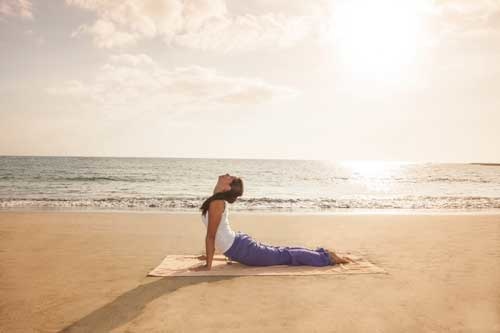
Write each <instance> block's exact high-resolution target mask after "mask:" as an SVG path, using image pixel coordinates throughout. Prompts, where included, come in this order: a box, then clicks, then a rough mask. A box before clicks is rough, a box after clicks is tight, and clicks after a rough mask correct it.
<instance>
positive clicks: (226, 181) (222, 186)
mask: <svg viewBox="0 0 500 333" xmlns="http://www.w3.org/2000/svg"><path fill="white" fill-rule="evenodd" d="M235 178H236V177H234V176H230V175H229V174H228V173H226V174H225V175H220V176H219V179H218V180H217V184H216V185H215V189H214V193H217V192H227V191H229V190H230V189H231V185H230V184H231V182H232V181H233V179H235Z"/></svg>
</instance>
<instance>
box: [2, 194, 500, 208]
mask: <svg viewBox="0 0 500 333" xmlns="http://www.w3.org/2000/svg"><path fill="white" fill-rule="evenodd" d="M205 199H206V198H205V197H190V198H181V197H150V198H147V197H126V198H125V197H108V198H92V199H91V198H75V199H71V198H0V208H105V209H159V210H167V211H168V210H188V211H197V210H198V209H199V207H200V206H201V204H202V203H203V201H204V200H205ZM231 209H232V210H236V211H283V210H285V211H330V210H339V209H500V197H483V196H467V197H453V196H405V197H393V198H350V199H332V198H321V199H300V198H267V197H262V198H240V199H238V201H236V202H235V203H234V204H233V205H232V206H231Z"/></svg>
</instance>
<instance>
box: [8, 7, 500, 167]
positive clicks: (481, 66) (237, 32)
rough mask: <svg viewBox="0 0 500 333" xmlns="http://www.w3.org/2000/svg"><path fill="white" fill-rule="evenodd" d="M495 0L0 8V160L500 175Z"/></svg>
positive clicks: (499, 49) (499, 41) (499, 27)
mask: <svg viewBox="0 0 500 333" xmlns="http://www.w3.org/2000/svg"><path fill="white" fill-rule="evenodd" d="M498 59H500V0H474V1H472V0H440V1H437V0H436V1H430V0H412V1H410V0H408V1H404V0H378V1H373V0H365V1H361V0H328V1H327V0H316V1H304V0H266V1H264V0H253V1H248V0H185V1H180V0H154V1H153V0H66V1H62V0H61V1H59V0H51V1H30V0H0V155H44V156H135V157H186V158H263V159H268V158H271V159H319V160H334V161H341V160H385V161H410V162H459V163H460V162H497V163H498V162H500V149H499V148H498V147H499V143H500V61H498Z"/></svg>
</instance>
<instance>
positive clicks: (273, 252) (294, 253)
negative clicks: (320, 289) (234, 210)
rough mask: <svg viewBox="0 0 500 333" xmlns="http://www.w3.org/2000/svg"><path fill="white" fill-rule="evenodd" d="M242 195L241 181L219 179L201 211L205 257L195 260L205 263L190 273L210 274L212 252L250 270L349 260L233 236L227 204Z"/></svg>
mask: <svg viewBox="0 0 500 333" xmlns="http://www.w3.org/2000/svg"><path fill="white" fill-rule="evenodd" d="M242 195H243V181H242V180H241V178H238V177H233V176H230V175H229V174H225V175H221V176H219V180H218V182H217V184H216V185H215V188H214V194H213V195H212V196H211V197H209V198H208V199H206V200H205V202H204V203H203V205H202V206H201V208H200V209H201V210H202V221H203V223H204V224H205V226H206V227H207V234H206V237H205V250H206V255H205V256H200V257H198V258H199V259H201V260H206V263H205V265H202V266H199V267H196V268H194V269H193V270H210V269H211V268H212V260H213V257H214V253H215V249H217V250H218V251H220V252H222V253H224V255H225V256H226V257H228V258H229V259H231V260H233V261H237V262H240V263H242V264H245V265H249V266H271V265H308V266H327V265H335V264H345V263H348V262H349V261H350V259H349V258H346V257H344V258H340V257H339V256H337V255H336V254H335V253H334V252H333V251H330V250H326V249H323V248H317V249H316V250H310V249H307V248H304V247H288V246H286V247H283V246H271V245H264V244H261V243H260V242H257V241H255V240H254V239H252V237H251V236H249V235H247V234H245V233H241V232H237V233H235V232H234V231H233V230H232V229H231V226H230V225H229V220H228V210H227V203H226V202H229V203H233V202H235V201H236V198H238V197H240V196H242Z"/></svg>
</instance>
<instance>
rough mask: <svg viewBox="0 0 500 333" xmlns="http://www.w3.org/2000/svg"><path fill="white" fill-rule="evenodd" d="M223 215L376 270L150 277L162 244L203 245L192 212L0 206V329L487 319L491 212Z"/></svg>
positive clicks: (261, 327)
mask: <svg viewBox="0 0 500 333" xmlns="http://www.w3.org/2000/svg"><path fill="white" fill-rule="evenodd" d="M230 219H231V223H232V225H233V228H234V229H235V230H240V231H244V232H246V233H249V234H251V235H252V236H254V237H255V238H256V239H258V240H259V241H261V242H263V243H271V244H273V245H290V246H291V245H300V246H309V247H315V246H325V247H333V248H336V249H340V250H355V251H360V252H362V253H363V254H364V255H365V256H367V258H369V260H370V261H371V262H373V263H375V264H377V265H378V266H380V267H383V268H384V269H385V270H387V271H388V273H389V274H387V275H382V274H373V275H351V276H347V275H333V276H332V275H324V276H247V277H174V278H152V277H146V274H147V273H148V272H149V270H150V269H152V268H153V267H155V266H156V265H157V264H158V263H159V262H160V261H161V260H162V259H163V258H164V257H165V255H167V254H190V253H202V252H203V249H204V244H203V240H204V229H203V225H202V223H201V221H200V219H199V216H198V215H197V214H173V213H129V212H127V213H109V212H108V213H106V212H98V213H96V212H50V211H49V212H30V211H25V212H1V213H0V282H1V283H0V295H1V296H0V331H1V332H60V331H62V332H258V331H261V332H500V215H450V216H446V215H354V214H351V215H333V216H332V215H330V216H328V215H279V214H274V215H262V214H243V213H233V212H231V216H230Z"/></svg>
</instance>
